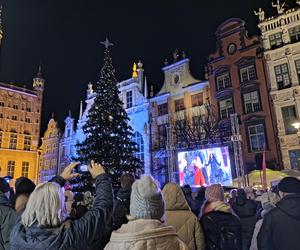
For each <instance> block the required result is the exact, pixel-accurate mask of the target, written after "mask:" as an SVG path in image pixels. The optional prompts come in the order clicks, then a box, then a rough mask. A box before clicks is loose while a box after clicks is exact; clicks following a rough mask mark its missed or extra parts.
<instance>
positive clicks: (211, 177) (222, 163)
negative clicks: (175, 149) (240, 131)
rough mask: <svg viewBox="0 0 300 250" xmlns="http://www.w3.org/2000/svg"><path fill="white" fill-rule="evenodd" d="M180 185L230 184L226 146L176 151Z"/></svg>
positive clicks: (229, 166)
mask: <svg viewBox="0 0 300 250" xmlns="http://www.w3.org/2000/svg"><path fill="white" fill-rule="evenodd" d="M178 173H179V182H180V186H184V185H187V184H188V185H190V186H191V187H200V186H208V185H210V184H213V183H221V184H222V185H224V186H231V185H232V175H231V165H230V157H229V150H228V147H215V148H207V149H200V150H194V151H186V152H180V153H178Z"/></svg>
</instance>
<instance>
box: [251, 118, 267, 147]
mask: <svg viewBox="0 0 300 250" xmlns="http://www.w3.org/2000/svg"><path fill="white" fill-rule="evenodd" d="M248 135H249V144H250V149H251V152H257V151H262V150H263V147H264V144H265V129H264V125H263V124H257V125H252V126H248Z"/></svg>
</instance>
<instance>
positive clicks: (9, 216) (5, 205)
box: [0, 192, 17, 250]
mask: <svg viewBox="0 0 300 250" xmlns="http://www.w3.org/2000/svg"><path fill="white" fill-rule="evenodd" d="M16 219H17V215H16V213H15V211H14V210H13V209H12V208H11V207H10V204H9V200H8V199H7V197H6V196H5V194H3V193H2V192H0V228H1V229H0V250H8V249H10V245H9V236H10V232H11V230H12V229H13V227H14V225H15V223H16Z"/></svg>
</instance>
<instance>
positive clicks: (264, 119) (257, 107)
mask: <svg viewBox="0 0 300 250" xmlns="http://www.w3.org/2000/svg"><path fill="white" fill-rule="evenodd" d="M215 34H216V40H217V42H216V45H217V47H216V52H215V53H214V54H211V55H210V56H209V62H208V73H209V83H210V93H211V102H212V106H213V107H214V108H215V110H216V113H217V115H218V117H219V119H220V127H221V131H222V134H221V136H222V140H223V142H224V143H225V142H226V143H228V144H229V145H230V144H231V142H230V141H231V134H232V133H231V132H232V131H231V130H232V127H231V125H232V123H231V118H230V115H231V114H234V113H237V115H238V118H239V127H240V135H241V147H242V148H241V149H242V150H241V153H242V157H243V161H244V164H243V167H244V169H245V173H247V172H249V171H251V170H253V169H256V168H258V167H261V164H262V152H263V149H264V145H265V147H266V161H267V166H268V167H273V168H277V167H278V166H279V163H280V161H279V158H278V148H277V141H276V139H275V138H276V135H275V125H274V124H273V120H272V112H271V108H270V102H269V97H268V86H267V81H266V75H265V70H264V61H263V49H262V44H261V42H260V39H259V37H256V36H255V37H251V38H250V37H248V36H247V30H246V28H245V22H244V21H243V20H241V19H238V18H232V19H228V20H227V21H225V22H224V23H222V24H221V25H220V26H219V27H218V29H217V31H216V33H215Z"/></svg>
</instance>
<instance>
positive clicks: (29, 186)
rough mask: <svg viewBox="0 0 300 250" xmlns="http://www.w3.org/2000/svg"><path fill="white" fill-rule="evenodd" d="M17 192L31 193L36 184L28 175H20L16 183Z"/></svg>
mask: <svg viewBox="0 0 300 250" xmlns="http://www.w3.org/2000/svg"><path fill="white" fill-rule="evenodd" d="M15 189H16V194H17V195H18V194H31V193H32V192H33V190H34V189H35V184H34V183H33V182H32V181H31V180H30V179H28V178H26V177H20V178H18V179H17V180H16V183H15Z"/></svg>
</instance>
